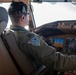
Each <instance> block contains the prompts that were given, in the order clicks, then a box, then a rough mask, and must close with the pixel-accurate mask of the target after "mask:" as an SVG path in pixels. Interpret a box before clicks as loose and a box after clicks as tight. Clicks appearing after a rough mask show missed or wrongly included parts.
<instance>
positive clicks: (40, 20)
mask: <svg viewBox="0 0 76 75" xmlns="http://www.w3.org/2000/svg"><path fill="white" fill-rule="evenodd" d="M31 4H32V6H33V9H34V11H33V14H34V18H35V24H36V27H39V26H41V25H43V24H46V23H51V22H55V21H64V20H76V6H75V5H73V3H72V2H42V3H33V2H32V3H31Z"/></svg>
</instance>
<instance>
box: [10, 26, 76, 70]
mask: <svg viewBox="0 0 76 75" xmlns="http://www.w3.org/2000/svg"><path fill="white" fill-rule="evenodd" d="M10 29H12V30H14V33H15V36H16V39H17V43H18V46H19V48H20V49H21V50H22V51H23V52H24V53H25V54H27V55H28V56H29V57H30V58H31V57H32V58H33V59H35V60H36V61H37V62H39V63H41V64H44V65H46V66H50V65H51V66H52V67H53V68H54V69H55V70H58V71H69V70H74V69H76V56H75V55H70V56H67V55H63V54H61V53H60V52H56V49H55V48H53V47H51V46H48V45H47V44H46V43H45V42H44V41H43V40H42V39H41V37H40V36H38V35H37V34H35V33H33V32H29V31H28V30H26V29H25V28H23V27H21V26H18V25H11V27H10Z"/></svg>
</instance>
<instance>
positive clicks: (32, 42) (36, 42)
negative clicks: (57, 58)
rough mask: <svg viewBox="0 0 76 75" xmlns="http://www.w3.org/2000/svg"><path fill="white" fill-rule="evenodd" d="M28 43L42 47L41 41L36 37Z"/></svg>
mask: <svg viewBox="0 0 76 75" xmlns="http://www.w3.org/2000/svg"><path fill="white" fill-rule="evenodd" d="M28 43H29V44H32V45H34V46H40V40H39V39H38V38H37V37H36V36H34V37H33V38H32V39H31V40H30V41H29V42H28Z"/></svg>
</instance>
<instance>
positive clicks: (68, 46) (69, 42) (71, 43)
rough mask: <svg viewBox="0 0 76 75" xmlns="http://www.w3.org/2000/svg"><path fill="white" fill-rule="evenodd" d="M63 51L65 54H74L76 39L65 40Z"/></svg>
mask: <svg viewBox="0 0 76 75" xmlns="http://www.w3.org/2000/svg"><path fill="white" fill-rule="evenodd" d="M65 49H66V51H67V52H72V53H75V52H76V38H67V40H66V45H65Z"/></svg>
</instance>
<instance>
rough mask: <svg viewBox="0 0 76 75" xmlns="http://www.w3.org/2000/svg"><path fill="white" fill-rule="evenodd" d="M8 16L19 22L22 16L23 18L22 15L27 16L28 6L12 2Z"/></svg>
mask: <svg viewBox="0 0 76 75" xmlns="http://www.w3.org/2000/svg"><path fill="white" fill-rule="evenodd" d="M8 14H9V16H10V18H12V20H13V21H14V22H19V18H20V16H22V14H24V15H25V16H26V15H27V5H26V4H25V3H23V2H21V1H20V2H15V1H12V3H11V5H10V7H9V9H8Z"/></svg>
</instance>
